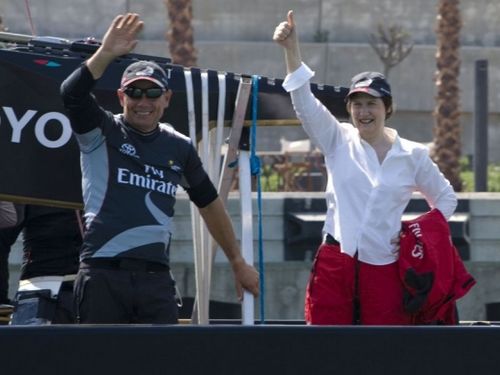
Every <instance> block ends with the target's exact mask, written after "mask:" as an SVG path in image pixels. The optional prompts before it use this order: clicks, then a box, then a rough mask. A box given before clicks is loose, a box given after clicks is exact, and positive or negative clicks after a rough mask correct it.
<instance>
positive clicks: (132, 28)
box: [101, 13, 144, 57]
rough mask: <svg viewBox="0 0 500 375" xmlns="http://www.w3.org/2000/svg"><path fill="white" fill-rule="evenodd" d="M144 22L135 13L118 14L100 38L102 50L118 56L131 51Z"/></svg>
mask: <svg viewBox="0 0 500 375" xmlns="http://www.w3.org/2000/svg"><path fill="white" fill-rule="evenodd" d="M143 26H144V22H143V21H141V20H140V19H139V15H138V14H135V13H127V14H125V15H121V14H120V15H118V16H117V17H116V18H115V19H114V20H113V22H112V23H111V25H110V26H109V28H108V31H106V34H105V35H104V37H103V40H102V46H101V48H102V52H103V53H104V52H105V53H108V54H110V55H112V56H114V57H119V56H122V55H125V54H127V53H130V52H132V50H133V49H134V48H135V46H136V44H137V36H138V34H139V32H140V31H141V30H142V28H143Z"/></svg>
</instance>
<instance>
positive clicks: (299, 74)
mask: <svg viewBox="0 0 500 375" xmlns="http://www.w3.org/2000/svg"><path fill="white" fill-rule="evenodd" d="M312 77H314V72H313V71H312V70H311V68H309V67H308V66H307V65H306V64H304V63H302V64H301V65H300V67H299V68H298V69H297V70H295V71H294V72H292V73H290V74H288V75H287V76H286V77H285V80H284V81H283V88H284V89H285V91H286V92H290V91H293V90H297V89H298V88H299V87H301V86H302V85H304V84H305V83H306V82H308V81H309V80H310V79H311V78H312Z"/></svg>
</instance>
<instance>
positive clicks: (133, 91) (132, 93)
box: [123, 87, 165, 99]
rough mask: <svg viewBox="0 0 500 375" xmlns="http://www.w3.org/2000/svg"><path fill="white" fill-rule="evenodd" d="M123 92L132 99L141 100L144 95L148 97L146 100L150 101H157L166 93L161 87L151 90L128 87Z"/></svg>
mask: <svg viewBox="0 0 500 375" xmlns="http://www.w3.org/2000/svg"><path fill="white" fill-rule="evenodd" d="M123 92H124V93H125V94H126V95H127V96H128V97H129V98H132V99H140V98H142V97H143V95H146V98H149V99H157V98H159V97H160V96H162V94H163V93H164V92H165V90H164V89H162V88H161V87H153V88H149V89H139V88H137V87H127V88H126V89H123Z"/></svg>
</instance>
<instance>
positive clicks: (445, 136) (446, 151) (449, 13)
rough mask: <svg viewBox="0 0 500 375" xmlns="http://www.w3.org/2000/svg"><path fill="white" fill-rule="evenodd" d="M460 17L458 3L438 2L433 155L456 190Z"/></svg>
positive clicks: (458, 180)
mask: <svg viewBox="0 0 500 375" xmlns="http://www.w3.org/2000/svg"><path fill="white" fill-rule="evenodd" d="M461 27H462V20H461V17H460V8H459V0H439V4H438V16H437V24H436V33H437V52H436V64H437V72H436V87H437V96H436V107H435V109H434V118H435V125H434V145H433V149H432V151H431V156H432V158H433V159H434V161H435V162H436V163H437V165H438V166H439V168H440V170H441V172H443V174H444V175H445V176H446V178H447V179H448V180H449V181H450V183H451V185H452V186H453V188H454V189H455V191H462V180H461V178H460V155H461V140H460V138H461V137H460V135H461V129H460V114H461V108H460V88H459V82H458V79H459V75H460V29H461Z"/></svg>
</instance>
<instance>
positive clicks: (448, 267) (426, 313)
mask: <svg viewBox="0 0 500 375" xmlns="http://www.w3.org/2000/svg"><path fill="white" fill-rule="evenodd" d="M399 251H400V252H399V273H400V277H401V280H402V282H403V284H404V287H405V300H404V306H405V309H406V311H408V312H409V313H411V314H412V315H413V316H414V323H415V324H458V319H457V315H456V309H455V301H456V300H457V299H459V298H461V297H463V296H464V295H465V294H466V293H467V292H468V291H469V290H470V288H472V286H473V285H474V284H475V283H476V281H475V280H474V278H473V277H472V276H471V275H470V274H469V273H468V272H467V270H466V269H465V266H464V264H463V262H462V260H461V259H460V256H459V255H458V251H457V249H456V248H455V246H454V245H453V243H452V241H451V235H450V228H449V226H448V222H447V221H446V219H445V217H444V216H443V214H442V213H441V212H440V211H439V210H437V209H433V210H431V211H429V212H427V213H425V214H423V215H421V216H419V217H417V218H416V219H414V220H409V221H404V222H403V223H402V233H401V240H400V250H399Z"/></svg>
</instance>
